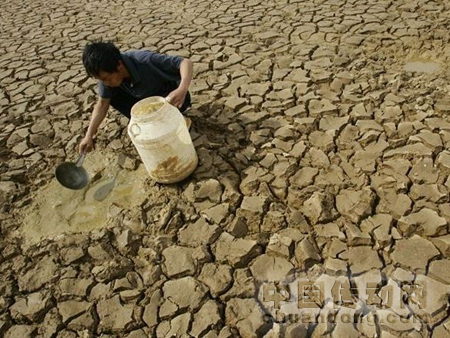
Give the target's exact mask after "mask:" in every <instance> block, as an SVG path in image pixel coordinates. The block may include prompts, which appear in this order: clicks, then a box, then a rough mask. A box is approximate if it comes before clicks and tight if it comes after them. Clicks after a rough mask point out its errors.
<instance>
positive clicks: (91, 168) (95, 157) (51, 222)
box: [21, 152, 149, 245]
mask: <svg viewBox="0 0 450 338" xmlns="http://www.w3.org/2000/svg"><path fill="white" fill-rule="evenodd" d="M117 156H118V155H117V154H113V153H108V154H106V155H105V154H100V153H99V152H93V153H90V154H89V155H88V157H87V158H86V160H85V163H84V167H85V168H86V170H87V172H88V173H89V175H90V177H91V178H92V179H91V181H90V183H89V184H88V186H87V187H86V188H84V189H82V190H70V189H67V188H64V187H62V186H61V185H60V184H59V183H58V182H57V180H56V179H52V180H51V181H50V182H49V183H48V184H47V185H46V186H43V187H42V188H41V189H39V190H38V191H36V192H34V196H33V202H32V203H31V205H30V206H29V207H28V208H27V209H26V210H24V212H23V213H22V215H23V222H22V224H23V227H22V229H21V232H22V234H23V237H24V239H25V241H26V243H27V244H29V245H31V244H34V243H37V242H39V241H41V240H43V239H45V238H50V237H55V236H58V235H60V234H63V233H73V232H89V231H91V230H94V229H99V228H102V227H105V226H106V225H107V221H108V212H109V209H110V207H111V206H112V205H116V206H118V207H120V208H123V209H131V208H133V207H134V206H136V205H140V204H141V203H142V202H143V201H144V200H145V198H146V195H147V193H146V189H145V180H146V179H147V178H148V177H149V176H148V174H147V172H146V170H145V168H144V166H143V165H142V164H141V165H140V166H139V167H138V168H137V169H136V170H127V169H120V170H119V168H118V167H117V164H116V162H117V161H116V158H117ZM113 175H117V176H116V178H115V185H114V188H113V189H112V191H111V192H110V193H109V194H108V195H107V196H106V197H105V198H104V199H103V200H101V201H98V200H97V199H96V198H95V194H96V192H97V191H98V190H99V189H101V187H102V186H104V185H105V184H107V182H108V181H110V180H111V177H112V176H113Z"/></svg>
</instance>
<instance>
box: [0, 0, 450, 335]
mask: <svg viewBox="0 0 450 338" xmlns="http://www.w3.org/2000/svg"><path fill="white" fill-rule="evenodd" d="M0 26H1V31H0V84H1V92H0V126H1V128H0V142H1V150H0V156H1V158H2V162H1V164H0V180H1V182H0V191H1V195H0V201H1V206H2V213H1V216H0V217H1V227H0V336H3V335H4V336H5V337H18V338H25V337H58V338H62V337H64V338H69V337H70V338H71V337H133V338H136V337H153V336H154V337H208V338H212V337H220V338H225V337H239V336H240V337H263V336H264V337H283V336H286V337H306V336H312V337H334V338H338V337H343V338H344V337H363V336H364V337H383V338H386V337H434V338H440V337H450V319H448V315H449V312H448V309H449V306H448V305H449V304H448V294H449V292H450V234H449V221H450V199H449V190H450V179H449V173H450V152H449V151H448V150H447V149H448V147H449V145H450V119H449V117H448V113H449V112H450V100H449V97H448V91H449V88H450V87H449V83H448V80H449V76H448V69H447V67H448V62H449V57H450V47H448V43H449V28H450V3H448V2H446V1H410V0H408V1H406V0H404V1H403V0H395V1H375V0H369V1H367V0H362V1H352V0H333V1H306V0H281V1H260V0H250V1H228V0H226V1H200V0H193V1H191V0H187V1H184V2H181V1H180V2H179V1H172V0H165V1H159V0H158V1H123V0H117V1H94V0H91V1H86V0H79V1H66V0H57V1H43V0H23V1H19V0H10V1H7V2H4V3H2V10H1V12H0ZM99 38H101V39H104V40H111V41H113V42H114V43H116V44H117V46H119V47H120V48H121V49H122V50H127V49H136V48H137V49H140V48H148V49H151V50H155V51H159V52H162V53H169V54H177V55H181V56H184V57H189V58H191V59H192V60H193V61H194V68H195V80H194V81H193V83H192V86H191V92H192V94H193V101H194V105H193V108H192V110H191V111H190V112H189V113H188V115H189V116H190V117H191V118H192V120H193V127H192V129H191V135H192V138H193V140H194V143H195V146H196V149H197V152H198V156H199V159H200V165H199V167H198V168H197V170H196V171H195V173H194V174H193V175H192V176H191V177H190V178H189V179H188V180H186V181H185V182H182V183H180V184H177V185H172V186H164V185H159V184H156V183H155V182H152V181H151V180H150V179H148V178H147V177H146V174H145V170H143V168H142V166H141V165H140V160H139V157H138V155H137V153H136V151H135V150H134V147H133V145H132V144H131V142H130V140H129V138H128V135H127V132H126V125H127V120H126V119H125V118H121V116H120V115H119V114H118V113H117V112H115V111H110V113H109V115H108V117H107V120H106V122H105V123H104V126H103V127H102V129H101V130H100V131H99V133H98V137H97V143H96V146H97V149H96V151H95V153H91V154H89V155H88V159H87V164H86V166H87V167H88V169H89V171H90V174H91V176H92V182H91V184H94V183H95V182H99V181H101V180H102V179H103V178H104V177H105V176H107V174H108V172H110V171H111V170H112V169H111V167H112V166H113V165H114V163H115V161H116V160H115V159H116V157H117V156H118V154H120V153H123V154H125V155H126V157H127V158H126V161H125V163H124V164H123V165H122V169H121V170H120V172H121V175H124V176H123V179H122V181H121V182H122V183H123V184H125V185H126V184H127V182H128V183H129V182H133V184H132V185H131V187H128V188H126V189H125V188H123V189H122V190H120V185H118V186H117V189H119V190H116V191H115V194H116V195H112V196H115V197H111V198H110V199H107V200H105V202H104V203H103V204H102V206H100V205H97V207H96V208H100V209H94V210H91V209H89V206H90V205H91V204H89V201H88V200H87V199H88V195H89V194H88V193H87V192H86V191H85V190H83V191H79V192H76V193H74V192H70V193H68V192H64V191H62V190H61V189H62V188H60V187H59V186H58V185H57V183H56V182H55V179H54V177H53V170H54V167H55V165H57V164H58V163H61V162H63V161H65V160H69V161H71V160H74V159H75V158H76V156H77V154H76V150H75V148H76V146H77V144H78V142H79V141H80V140H81V138H82V137H83V135H84V132H85V130H86V127H87V124H88V121H89V117H90V112H91V109H92V107H93V104H94V102H95V100H96V82H95V81H94V80H93V79H89V78H88V77H87V76H86V74H85V72H84V69H83V67H82V63H81V52H82V48H83V46H84V45H85V44H86V42H87V41H88V40H93V39H99ZM409 62H425V63H427V62H428V64H425V65H417V64H414V63H413V64H411V63H409ZM405 65H407V67H412V68H406V69H405ZM427 67H428V68H430V69H427ZM428 70H430V72H428V73H427V72H422V71H428ZM108 161H109V162H108ZM130 177H132V179H131V178H130ZM59 194H60V195H59ZM52 201H53V202H52ZM80 210H83V212H84V214H80V212H81V211H80ZM86 215H88V216H89V217H91V218H86V217H88V216H86ZM69 216H70V217H69ZM83 222H84V223H83ZM26 229H28V230H26ZM45 229H46V230H45ZM44 230H45V231H44ZM89 230H92V231H89ZM67 231H69V233H65V232H67ZM70 231H75V233H72V234H71V233H70ZM64 233H65V234H64ZM307 277H308V278H312V279H315V278H323V277H327V278H329V279H330V278H331V279H332V280H335V281H337V280H339V281H340V283H341V284H340V285H343V286H345V285H349V283H351V286H352V288H353V289H354V288H355V287H357V288H358V294H357V295H356V294H353V295H352V300H353V301H351V302H350V303H348V304H345V306H336V309H335V310H338V311H339V312H340V313H344V312H345V313H349V314H352V315H354V314H355V313H356V314H358V315H359V316H360V318H364V317H368V316H369V315H370V314H371V311H372V313H377V314H378V315H379V316H380V317H379V319H378V320H376V321H374V323H372V325H369V324H367V322H366V323H364V322H363V321H355V322H353V321H351V322H345V321H343V320H340V321H339V320H338V321H335V322H326V323H322V324H319V325H317V324H316V323H309V322H305V323H302V322H296V321H286V322H285V323H283V322H281V321H280V322H279V323H274V322H273V320H267V319H268V318H269V319H270V316H269V315H267V314H272V315H275V313H274V309H273V306H272V307H271V304H269V303H270V302H267V300H268V299H269V300H270V299H273V297H274V296H273V295H272V296H268V297H264V295H262V293H261V290H262V289H261V287H264V286H270V285H272V284H267V282H268V281H285V280H287V281H293V280H294V281H295V280H298V279H303V280H304V279H305V278H307ZM369 282H370V283H372V284H374V290H375V291H374V292H375V293H376V294H378V295H379V298H376V297H375V299H372V303H370V302H369V301H368V300H367V301H366V302H365V303H366V304H365V305H364V306H362V305H361V302H359V303H358V298H359V300H361V299H365V298H364V294H363V292H362V291H361V288H364V285H366V286H367V283H369ZM294 284H295V283H294ZM335 285H336V284H335ZM411 285H421V286H425V288H426V295H424V294H421V295H420V294H419V295H418V294H417V293H414V292H408V286H409V287H411ZM388 290H394V291H395V292H397V293H396V294H397V295H400V296H399V298H398V299H396V300H395V301H394V302H393V303H392V304H386V303H389V302H388V301H386V299H385V297H384V296H385V295H386V292H387V291H388ZM328 291H329V290H328ZM420 296H422V297H425V296H426V297H427V298H426V304H424V302H425V300H424V299H422V302H421V301H420V299H419V298H420ZM284 299H285V301H287V298H284ZM291 300H292V299H291ZM333 301H335V300H333ZM272 303H273V302H272ZM295 303H296V300H295V299H294V305H295ZM319 303H320V304H319V308H318V309H316V310H315V311H316V312H314V313H315V314H316V315H319V314H320V313H322V314H323V313H330V311H333V306H331V307H330V306H329V305H330V304H331V305H332V302H331V303H330V299H328V301H326V300H324V299H322V300H321V301H319ZM400 303H402V304H400ZM272 305H273V304H272ZM383 305H384V306H385V308H384V309H382V308H383ZM320 307H322V308H323V309H322V310H320ZM281 310H283V309H281ZM297 310H298V309H297ZM286 311H287V310H286ZM284 313H286V312H284ZM264 314H266V316H264ZM389 314H391V315H392V317H391V318H394V317H395V318H397V319H398V316H400V315H402V316H403V317H404V318H409V320H406V321H399V320H396V321H389V320H382V318H386V316H388V315H389ZM383 316H384V317H383ZM264 318H265V319H266V320H264ZM380 318H381V319H380ZM273 319H274V320H277V318H275V317H274V318H273Z"/></svg>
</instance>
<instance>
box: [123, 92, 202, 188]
mask: <svg viewBox="0 0 450 338" xmlns="http://www.w3.org/2000/svg"><path fill="white" fill-rule="evenodd" d="M128 135H129V136H130V138H131V141H132V142H133V144H134V146H135V147H136V149H137V151H138V153H139V155H140V156H141V159H142V162H143V163H144V165H145V167H146V169H147V171H148V173H149V175H150V177H151V178H152V179H154V180H155V181H157V182H159V183H175V182H179V181H181V180H183V179H185V178H186V177H188V176H189V175H190V174H191V173H192V172H193V171H194V170H195V168H196V167H197V164H198V157H197V153H196V152H195V148H194V145H193V144H192V140H191V135H190V134H189V130H188V128H187V127H186V122H185V120H184V117H183V115H182V114H181V113H180V111H179V110H178V109H177V108H176V107H174V106H172V105H171V104H169V103H168V102H167V101H166V100H165V99H164V98H162V97H159V96H153V97H148V98H146V99H143V100H141V101H139V102H138V103H136V104H135V105H134V106H133V107H132V108H131V120H130V123H129V125H128Z"/></svg>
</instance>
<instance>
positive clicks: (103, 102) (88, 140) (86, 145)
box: [79, 98, 110, 153]
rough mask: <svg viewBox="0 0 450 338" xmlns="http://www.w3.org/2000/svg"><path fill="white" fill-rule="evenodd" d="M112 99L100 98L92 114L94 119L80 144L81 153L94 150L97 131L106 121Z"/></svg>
mask: <svg viewBox="0 0 450 338" xmlns="http://www.w3.org/2000/svg"><path fill="white" fill-rule="evenodd" d="M109 102H110V99H105V98H99V99H98V101H97V103H96V104H95V107H94V110H93V112H92V118H91V121H90V122H89V127H88V130H87V132H86V136H85V137H84V139H83V140H82V141H81V142H80V145H79V151H80V153H82V152H89V151H91V150H92V149H94V140H93V138H94V136H95V134H96V133H97V129H98V127H99V126H100V124H101V123H102V121H103V120H104V119H105V116H106V113H107V112H108V108H109Z"/></svg>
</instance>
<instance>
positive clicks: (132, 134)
mask: <svg viewBox="0 0 450 338" xmlns="http://www.w3.org/2000/svg"><path fill="white" fill-rule="evenodd" d="M133 129H134V131H133ZM140 133H141V127H139V126H138V125H137V124H136V123H133V124H132V125H131V126H130V134H131V136H133V137H136V136H138V135H139V134H140Z"/></svg>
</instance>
